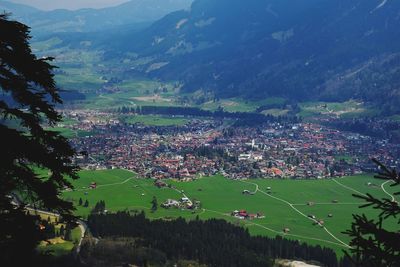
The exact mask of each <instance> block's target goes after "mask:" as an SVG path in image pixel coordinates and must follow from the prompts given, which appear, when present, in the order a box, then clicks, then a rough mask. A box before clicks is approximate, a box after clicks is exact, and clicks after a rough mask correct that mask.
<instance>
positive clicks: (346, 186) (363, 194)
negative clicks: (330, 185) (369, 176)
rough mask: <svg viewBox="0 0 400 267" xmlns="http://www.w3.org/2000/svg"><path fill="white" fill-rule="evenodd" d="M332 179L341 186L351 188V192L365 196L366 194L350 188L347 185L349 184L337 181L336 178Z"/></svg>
mask: <svg viewBox="0 0 400 267" xmlns="http://www.w3.org/2000/svg"><path fill="white" fill-rule="evenodd" d="M332 181H334V182H335V183H337V184H338V185H340V186H341V187H344V188H346V189H347V190H351V191H353V192H355V193H357V194H359V195H362V196H367V195H366V194H364V193H361V192H360V191H358V190H355V189H354V188H351V187H349V186H347V185H344V184H342V183H340V182H339V181H337V180H336V179H332Z"/></svg>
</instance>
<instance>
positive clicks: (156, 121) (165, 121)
mask: <svg viewBox="0 0 400 267" xmlns="http://www.w3.org/2000/svg"><path fill="white" fill-rule="evenodd" d="M121 119H122V120H123V121H125V122H126V123H130V124H135V123H140V124H144V125H150V126H182V125H185V124H186V123H188V122H189V120H188V119H184V118H177V117H169V116H168V117H167V116H157V115H134V116H122V117H121Z"/></svg>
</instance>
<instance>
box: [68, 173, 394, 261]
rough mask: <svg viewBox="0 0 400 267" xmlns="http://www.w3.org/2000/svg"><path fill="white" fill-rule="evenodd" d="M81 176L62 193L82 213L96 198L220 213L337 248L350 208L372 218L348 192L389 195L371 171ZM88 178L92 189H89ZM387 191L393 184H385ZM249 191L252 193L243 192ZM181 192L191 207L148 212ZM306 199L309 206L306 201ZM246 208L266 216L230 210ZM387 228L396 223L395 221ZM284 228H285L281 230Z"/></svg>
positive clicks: (182, 213)
mask: <svg viewBox="0 0 400 267" xmlns="http://www.w3.org/2000/svg"><path fill="white" fill-rule="evenodd" d="M80 177H81V179H79V180H77V181H74V182H73V183H74V185H75V189H74V191H69V192H68V191H66V192H64V193H63V196H64V198H66V199H68V200H71V201H73V202H74V203H75V206H76V207H77V210H76V214H77V215H80V216H82V217H84V218H85V217H86V216H87V215H88V214H89V213H90V210H91V209H92V208H93V207H94V205H95V204H96V202H97V201H100V200H104V201H105V202H106V209H107V210H108V211H119V210H129V211H141V210H144V211H145V212H146V214H147V216H148V217H150V218H154V219H158V218H165V219H169V218H176V217H184V218H186V219H194V218H195V217H196V216H199V218H201V219H208V218H222V219H225V220H227V221H230V222H232V223H234V224H237V225H241V226H244V227H247V228H248V229H249V231H250V233H252V234H254V235H267V236H276V235H282V236H285V237H287V238H291V239H298V240H301V241H304V242H307V243H310V244H320V245H323V246H327V247H331V248H333V249H335V250H336V251H337V252H338V253H342V249H346V244H347V243H348V242H349V238H348V237H347V236H346V235H344V234H342V232H343V231H345V230H346V229H348V228H349V227H350V223H351V221H352V214H353V213H366V214H367V215H370V216H371V217H375V216H376V215H377V212H376V211H375V210H373V209H362V210H360V209H359V206H360V205H361V204H362V201H360V200H359V199H357V198H354V197H353V196H352V194H353V193H357V192H358V193H360V194H365V193H372V194H373V195H375V196H378V197H388V195H387V194H386V193H385V192H384V191H383V190H382V188H381V185H382V182H383V181H381V180H377V179H375V178H373V176H372V175H360V176H353V177H346V178H338V179H334V180H333V179H327V180H286V179H282V180H275V179H249V180H244V181H239V180H229V179H226V178H224V177H222V176H219V175H217V176H213V177H206V178H200V179H197V180H195V181H192V182H180V181H175V180H169V181H167V183H168V184H170V185H172V186H173V188H167V187H166V188H157V187H156V186H154V181H153V180H151V179H141V178H138V177H136V175H135V174H134V173H132V172H129V171H126V170H104V171H82V172H81V173H80ZM91 182H96V183H97V185H98V186H97V188H96V189H88V186H89V185H90V183H91ZM384 188H385V190H386V191H387V192H389V193H393V192H394V188H391V187H390V185H389V184H385V185H384ZM243 190H249V191H250V192H254V194H250V195H246V194H242V192H243ZM184 195H186V196H187V197H189V198H190V199H191V200H200V201H201V208H200V209H198V210H196V211H189V210H181V209H177V208H171V209H164V208H161V207H159V208H158V209H157V211H155V212H151V200H152V199H153V196H155V197H156V198H157V200H158V204H161V203H163V202H164V201H166V200H167V199H175V200H178V199H180V198H181V197H183V196H184ZM80 198H82V200H83V202H85V201H86V200H88V202H89V207H86V208H85V207H82V206H79V205H78V201H79V199H80ZM310 204H311V205H310ZM242 209H245V210H247V211H248V212H249V213H261V214H263V215H264V216H265V218H260V219H254V220H240V219H237V218H234V217H232V216H231V215H230V213H231V212H232V211H233V210H242ZM308 215H314V216H315V217H316V218H317V219H319V220H323V221H324V226H325V227H326V228H323V227H321V226H319V225H315V223H314V222H313V221H312V220H311V219H310V218H308ZM388 227H390V228H393V227H396V224H395V222H393V223H392V224H390V225H388ZM284 228H289V229H290V232H289V233H284V232H283V229H284Z"/></svg>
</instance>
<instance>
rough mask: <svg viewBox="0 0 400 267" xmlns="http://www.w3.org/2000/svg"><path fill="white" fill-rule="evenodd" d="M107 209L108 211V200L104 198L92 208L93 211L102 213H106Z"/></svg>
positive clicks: (93, 212)
mask: <svg viewBox="0 0 400 267" xmlns="http://www.w3.org/2000/svg"><path fill="white" fill-rule="evenodd" d="M86 201H87V200H86ZM85 205H86V204H85ZM105 211H106V202H105V201H104V200H100V201H99V202H97V203H96V205H94V208H93V209H92V211H91V213H92V214H100V213H104V212H105Z"/></svg>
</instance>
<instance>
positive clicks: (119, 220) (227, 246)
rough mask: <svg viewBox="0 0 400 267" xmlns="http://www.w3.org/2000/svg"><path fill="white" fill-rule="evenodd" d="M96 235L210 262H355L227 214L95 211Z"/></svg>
mask: <svg viewBox="0 0 400 267" xmlns="http://www.w3.org/2000/svg"><path fill="white" fill-rule="evenodd" d="M88 226H89V227H90V229H91V231H92V233H93V235H94V236H101V237H102V238H127V237H129V238H133V239H134V240H136V241H135V246H140V247H144V248H152V249H157V250H159V251H162V252H163V253H165V255H166V257H167V258H168V259H170V260H194V261H197V262H199V263H202V264H206V265H208V266H273V265H272V263H273V260H272V259H275V258H285V259H300V260H305V261H310V260H313V261H317V262H319V263H321V264H323V265H324V266H328V267H337V266H350V265H347V264H346V261H345V260H342V261H340V262H339V261H338V259H337V255H336V254H335V252H334V251H333V250H332V249H329V248H325V247H321V246H319V245H317V246H310V245H307V244H305V243H300V242H299V241H295V240H288V239H284V238H282V237H280V236H277V237H275V238H268V237H264V236H251V235H250V234H249V232H248V229H246V228H242V227H238V226H235V225H233V224H231V223H228V222H226V221H225V220H220V219H209V220H207V221H202V220H199V219H198V218H196V220H192V221H186V220H184V219H183V218H178V219H176V220H171V221H165V220H149V219H147V218H146V217H145V214H144V213H143V212H142V213H139V214H130V213H128V212H118V213H113V214H91V215H90V216H89V217H88Z"/></svg>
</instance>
